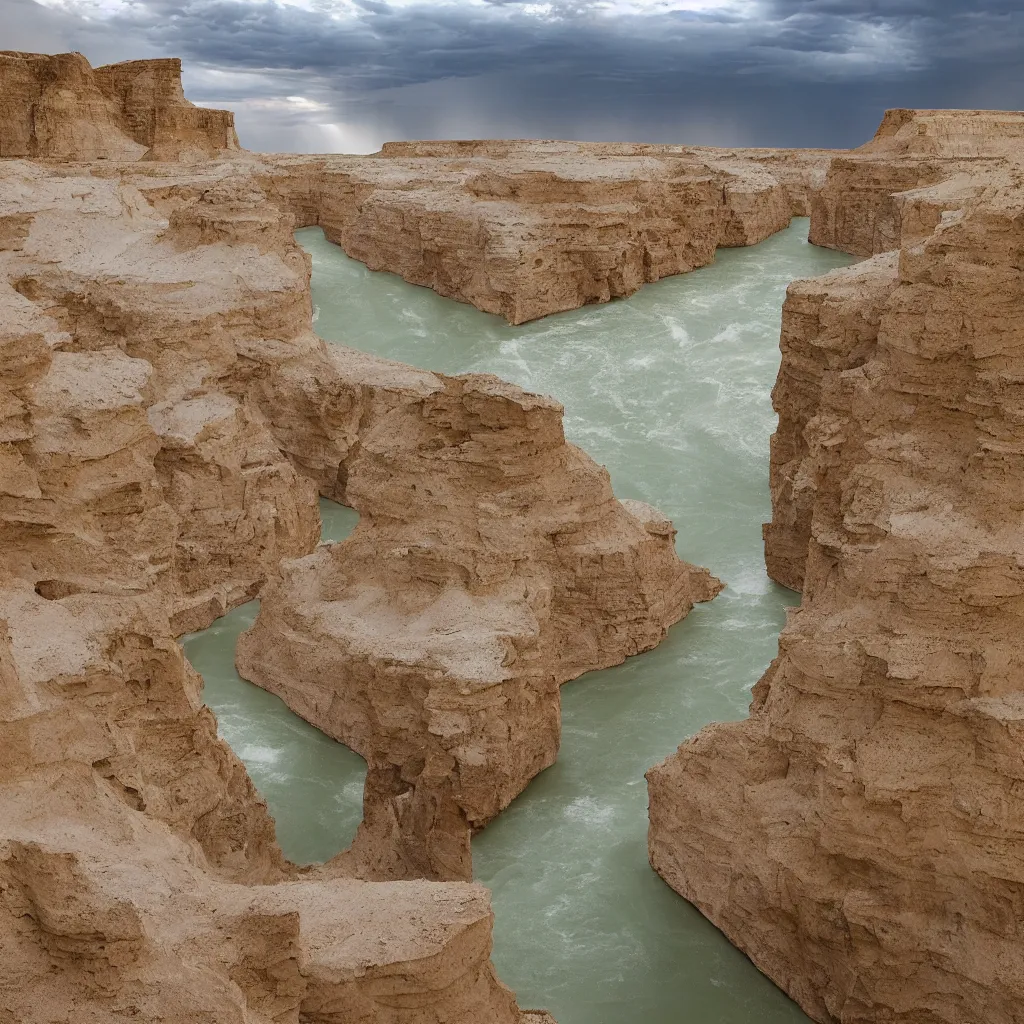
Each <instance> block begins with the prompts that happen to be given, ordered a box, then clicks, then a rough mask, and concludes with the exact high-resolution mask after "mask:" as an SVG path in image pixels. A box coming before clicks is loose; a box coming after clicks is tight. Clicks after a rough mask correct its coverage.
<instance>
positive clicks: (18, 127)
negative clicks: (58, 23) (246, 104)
mask: <svg viewBox="0 0 1024 1024" xmlns="http://www.w3.org/2000/svg"><path fill="white" fill-rule="evenodd" d="M237 150H238V137H237V136H236V135H235V119H234V115H233V114H232V113H231V112H230V111H227V110H207V109H205V108H203V107H196V106H194V105H193V104H191V103H189V101H188V100H187V99H185V95H184V93H183V92H182V89H181V61H180V60H178V59H177V58H176V57H175V58H168V59H166V60H132V61H125V62H124V63H122V64H108V65H106V66H104V67H99V68H92V67H90V65H89V62H88V61H87V60H86V59H85V57H83V56H82V55H81V54H80V53H59V54H55V55H53V56H50V55H47V54H40V53H19V52H17V51H14V50H2V51H0V157H29V158H34V159H43V160H46V159H51V160H173V161H185V162H193V161H196V160H206V159H209V158H210V157H215V156H218V155H222V154H224V153H226V152H231V151H237Z"/></svg>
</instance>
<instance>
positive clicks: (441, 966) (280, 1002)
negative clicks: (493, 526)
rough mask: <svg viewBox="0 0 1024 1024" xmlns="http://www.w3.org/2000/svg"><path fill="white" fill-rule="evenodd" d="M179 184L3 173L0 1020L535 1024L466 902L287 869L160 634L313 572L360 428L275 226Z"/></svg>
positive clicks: (255, 207) (239, 200)
mask: <svg viewBox="0 0 1024 1024" xmlns="http://www.w3.org/2000/svg"><path fill="white" fill-rule="evenodd" d="M137 166H140V165H137V164H129V165H125V168H130V167H137ZM141 166H147V165H141ZM151 166H160V165H151ZM93 170H96V171H97V173H95V174H94V173H91V172H92V171H93ZM173 174H174V172H173V171H171V170H168V172H167V177H173ZM163 177H164V176H163V175H160V174H158V175H156V178H157V179H158V180H162V179H163ZM198 177H199V183H198V184H197V183H196V182H192V183H191V184H188V183H187V182H185V181H182V180H180V179H175V184H174V186H172V187H171V188H170V189H168V190H166V191H162V190H161V188H160V186H159V185H157V186H156V187H154V188H152V189H148V187H149V186H151V185H153V181H152V180H151V176H149V175H146V174H141V175H139V176H138V177H136V178H134V182H135V183H134V184H133V183H132V180H131V179H132V174H131V171H130V170H127V169H123V168H120V169H119V168H116V167H110V166H104V167H103V168H102V169H101V168H99V167H96V166H85V167H81V168H69V167H66V166H64V167H60V168H57V169H53V170H48V169H45V168H43V167H40V166H39V165H35V164H30V163H27V162H23V161H5V162H3V163H2V164H0V355H2V357H3V358H2V360H0V748H2V750H3V753H2V754H0V946H2V948H3V950H4V956H3V963H2V964H0V1018H2V1019H4V1020H6V1019H7V1018H8V1017H10V1019H12V1020H17V1021H19V1022H25V1024H37V1022H38V1024H44V1022H50V1021H53V1020H57V1019H65V1018H69V1015H70V1017H74V1019H76V1020H77V1019H82V1020H87V1019H88V1020H100V1019H103V1020H107V1019H114V1018H120V1017H127V1016H134V1017H138V1018H140V1019H146V1020H175V1021H179V1020H180V1021H194V1022H196V1024H199V1022H200V1021H209V1020H217V1021H228V1022H232V1021H235V1022H239V1024H265V1022H269V1021H271V1020H273V1021H279V1022H286V1024H287V1022H290V1024H299V1021H300V1020H302V1021H310V1022H319V1021H323V1022H325V1024H326V1022H328V1021H337V1020H339V1019H341V1018H349V1019H354V1018H358V1019H359V1020H360V1021H366V1022H367V1024H464V1022H466V1021H474V1022H476V1021H481V1022H484V1024H516V1022H518V1021H520V1019H521V1018H522V1019H525V1020H527V1021H529V1020H531V1019H539V1020H543V1019H545V1018H544V1017H543V1015H540V1016H539V1017H538V1015H533V1016H532V1018H531V1016H530V1015H526V1016H525V1017H523V1016H522V1015H521V1013H520V1011H519V1009H518V1007H517V1006H516V1004H515V1000H514V998H513V996H512V994H511V993H510V992H509V991H508V990H507V989H506V988H505V987H504V986H502V985H501V983H500V982H499V981H498V980H497V978H496V977H495V975H494V971H493V968H492V967H491V965H490V962H489V954H490V931H491V911H490V908H489V904H488V897H487V894H486V892H485V891H484V890H482V889H480V888H479V887H476V886H472V885H466V884H462V883H459V884H449V885H441V884H433V883H429V882H422V881H420V882H407V883H400V884H394V885H383V884H377V883H369V882H364V881H360V880H358V879H356V878H352V877H347V876H346V872H345V870H344V866H343V865H333V866H332V867H331V868H329V869H322V870H307V871H304V872H299V871H298V870H297V869H296V868H295V867H294V866H292V865H290V864H288V863H287V862H285V861H284V859H283V857H282V856H281V853H280V850H279V848H278V847H277V844H276V842H275V841H274V826H273V821H272V820H271V818H270V817H269V815H268V814H267V810H266V807H265V805H264V803H263V801H262V800H261V799H260V797H259V796H258V794H257V793H256V792H255V790H254V789H253V786H252V783H251V781H250V780H249V778H248V776H247V774H246V772H245V769H244V767H243V766H242V764H241V763H240V762H239V760H238V759H237V758H236V757H235V755H234V754H233V753H232V752H231V751H230V750H229V749H228V747H227V746H226V745H225V744H224V743H223V742H221V741H220V740H219V739H218V738H217V735H216V723H215V721H214V718H213V715H212V714H211V713H210V712H209V710H208V709H206V708H205V707H204V706H203V704H202V700H201V692H200V691H201V686H202V682H201V680H200V679H199V677H198V676H197V675H196V674H195V672H194V671H192V669H191V668H190V667H189V665H188V663H187V662H186V661H185V660H184V658H183V655H182V652H181V649H180V647H179V646H178V644H177V643H175V641H174V637H175V635H177V634H180V633H181V632H183V631H185V630H191V629H195V628H199V627H202V626H205V625H207V624H208V623H209V622H210V621H212V619H213V618H214V617H216V616H217V615H219V614H221V613H222V612H223V611H225V610H226V609H227V608H229V607H232V606H233V605H235V604H237V603H239V602H240V601H243V600H246V599H247V598H248V597H251V596H252V595H253V594H254V593H256V592H257V591H258V589H259V588H260V586H261V585H262V584H263V583H264V581H265V580H266V578H267V576H268V575H269V574H271V573H273V572H276V570H277V567H278V565H279V564H280V562H281V560H282V558H287V557H291V556H295V555H301V554H305V553H306V552H308V551H310V550H312V549H313V547H314V545H315V544H316V540H317V537H318V535H319V516H318V512H317V505H316V495H317V489H318V486H319V483H320V480H321V478H323V479H324V480H326V481H333V482H334V484H335V486H338V481H339V480H343V479H344V473H343V472H342V469H341V467H342V465H343V462H344V460H345V458H346V457H347V456H348V453H349V449H350V448H351V447H352V445H353V444H355V443H356V442H357V440H358V429H359V428H358V419H357V420H356V421H354V422H352V421H349V420H347V419H345V417H344V416H343V415H339V414H338V413H337V412H335V411H334V410H333V409H332V406H331V403H330V401H329V400H323V401H320V402H319V404H318V403H317V400H316V387H317V386H318V385H320V384H322V385H323V386H324V387H325V388H328V389H333V391H332V393H334V394H342V393H343V392H344V389H345V387H346V385H345V383H344V381H345V378H344V372H343V371H344V366H343V365H341V364H339V363H338V362H337V360H336V358H335V359H332V358H330V357H329V354H328V352H327V349H326V346H325V345H324V343H323V342H321V341H320V340H319V339H317V338H316V337H315V336H313V335H312V333H311V332H310V329H309V328H310V303H309V292H308V265H307V262H306V260H305V259H304V257H303V256H302V254H301V252H299V251H298V249H297V247H296V246H295V244H294V241H293V240H292V239H291V237H290V231H289V227H290V225H289V222H288V219H287V217H285V216H282V215H280V214H279V213H278V211H277V210H276V209H275V208H274V207H273V206H271V205H269V204H267V202H266V197H265V195H264V194H263V193H262V192H261V191H260V190H259V189H258V187H257V186H256V185H255V184H254V183H253V181H252V180H251V179H246V178H244V177H243V178H242V179H240V180H239V179H235V184H234V185H230V186H229V185H228V184H226V183H223V182H222V183H221V187H220V188H218V186H217V181H216V180H214V181H213V182H210V181H206V180H204V175H202V174H200V175H199V176H198ZM215 177H216V176H215ZM147 190H149V192H150V194H151V195H152V197H153V201H152V202H151V201H150V200H149V199H148V198H147ZM351 362H352V363H353V365H359V358H358V356H356V355H353V356H352V358H351ZM342 363H344V360H343V361H342ZM373 372H374V371H373V370H372V369H366V370H365V371H364V372H362V374H361V375H360V374H359V373H356V374H355V375H354V376H355V378H357V379H356V380H353V381H352V383H350V384H348V385H347V387H348V390H349V392H350V393H355V392H357V391H359V389H360V388H362V387H363V384H362V383H360V382H359V381H361V380H363V379H364V378H367V377H369V378H371V379H372V378H373ZM376 372H377V376H379V377H383V376H385V371H383V370H377V371H376ZM420 376H427V377H429V376H430V375H429V374H426V375H420V374H418V372H417V371H412V370H411V369H408V368H406V369H405V370H404V371H403V372H400V373H399V374H398V380H399V381H400V382H402V381H405V380H409V379H411V380H414V381H415V380H418V379H419V377H420ZM311 392H312V393H311ZM270 396H273V397H274V401H273V402H271V401H270ZM386 404H387V400H383V399H382V400H379V401H378V405H386ZM265 406H266V408H265ZM266 411H270V412H272V413H273V416H272V417H269V418H268V416H267V415H265V412H266ZM307 413H308V414H309V415H308V419H307V418H305V417H306V414H307ZM274 417H276V420H279V421H280V424H281V425H280V437H281V440H280V441H279V440H278V438H277V435H276V433H275V428H276V420H275V418H274ZM349 427H350V428H351V431H349V430H348V429H346V428H349ZM317 438H319V439H321V447H320V448H319V449H318V448H317V447H316V445H315V444H314V441H315V440H316V439H317ZM289 446H291V448H293V449H294V450H295V452H296V454H297V455H298V453H300V452H301V453H302V456H303V458H304V459H305V461H302V460H301V459H299V458H298V457H296V459H295V461H294V462H293V461H292V460H291V459H290V458H289V457H288V454H287V450H288V447H289ZM328 466H329V467H330V470H329V471H328V469H327V467H328ZM325 488H326V484H325ZM348 874H349V875H350V874H351V872H349V873H348Z"/></svg>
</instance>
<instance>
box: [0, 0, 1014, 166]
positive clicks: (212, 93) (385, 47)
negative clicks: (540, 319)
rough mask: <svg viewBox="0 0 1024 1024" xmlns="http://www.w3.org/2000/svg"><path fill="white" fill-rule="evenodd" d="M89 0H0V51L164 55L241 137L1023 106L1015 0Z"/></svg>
mask: <svg viewBox="0 0 1024 1024" xmlns="http://www.w3.org/2000/svg"><path fill="white" fill-rule="evenodd" d="M86 2H87V0H64V5H63V7H59V8H55V7H53V6H47V7H42V6H40V5H39V4H36V3H34V2H33V0H0V13H5V14H6V13H14V14H16V17H13V18H5V20H6V21H7V23H8V24H13V25H15V26H16V27H15V30H14V31H15V35H20V37H21V38H24V39H26V40H28V41H27V42H17V41H16V42H14V43H13V44H11V43H6V44H5V45H8V46H10V45H15V46H24V47H31V48H41V49H48V50H57V49H62V48H75V49H81V50H82V51H83V52H85V53H86V55H87V56H88V57H89V58H90V59H91V60H93V61H94V62H99V61H101V60H112V59H125V58H128V57H136V56H152V55H156V54H176V55H179V56H181V57H183V58H184V59H185V62H186V68H187V73H186V84H187V87H188V89H189V92H190V95H191V96H193V98H194V99H196V100H197V101H199V102H205V103H208V104H211V105H212V104H216V103H224V104H225V105H228V106H230V107H232V108H234V109H235V110H236V112H237V115H238V123H239V129H240V134H241V135H242V138H243V143H247V144H249V145H251V146H253V147H254V148H264V149H266V148H281V149H286V148H299V149H333V148H339V147H341V148H353V149H355V148H359V149H366V148H375V147H376V145H378V144H379V143H380V142H381V141H383V140H384V139H385V138H389V137H438V136H442V135H457V136H463V137H467V136H480V135H489V136H494V135H515V136H519V137H523V136H533V137H537V136H543V137H552V136H559V137H566V136H575V137H582V138H609V137H619V138H632V139H636V140H641V141H642V140H652V141H653V140H665V141H692V142H719V143H722V144H751V145H755V144H756V145H765V144H772V143H775V144H779V145H834V146H843V145H855V144H857V143H859V142H861V141H863V140H864V138H865V137H866V136H867V135H869V134H870V132H871V131H872V130H873V128H874V125H875V124H876V123H877V121H878V119H879V117H880V115H881V112H882V110H883V109H884V108H885V107H886V106H903V105H906V106H995V107H1004V108H1005V107H1019V106H1024V83H1022V81H1021V76H1020V54H1021V53H1024V11H1021V10H1019V9H1018V8H1019V3H1018V2H1017V0H977V2H971V0H861V2H855V0H748V2H743V0H734V2H732V3H723V5H722V6H719V7H714V6H713V5H708V6H705V7H704V9H696V10H687V11H673V10H670V9H665V6H664V5H662V6H661V7H659V6H657V5H654V4H651V5H649V6H648V8H647V9H645V10H643V11H642V12H639V13H629V12H626V11H623V12H620V13H608V11H607V10H602V6H603V5H601V4H599V3H597V2H596V0H551V2H550V3H547V4H538V3H536V2H528V0H486V2H481V3H459V4H455V3H450V2H448V3H441V2H434V3H429V2H425V0H424V2H421V3H404V4H402V5H399V6H396V5H393V4H391V3H388V2H385V0H305V3H304V6H301V7H300V6H291V5H285V4H283V3H280V2H277V0H130V2H123V3H122V4H121V6H117V5H116V3H115V2H114V0H99V2H102V3H104V4H105V5H106V12H105V13H103V12H101V13H94V14H92V15H91V16H90V15H89V10H88V8H87V7H86V6H85V4H86ZM94 2H95V0H94ZM51 3H52V0H51ZM620 6H621V5H620ZM695 6H697V7H698V8H699V7H700V5H695ZM51 40H52V41H51Z"/></svg>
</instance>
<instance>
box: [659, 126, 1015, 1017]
mask: <svg viewBox="0 0 1024 1024" xmlns="http://www.w3.org/2000/svg"><path fill="white" fill-rule="evenodd" d="M1022 125H1024V118H1022V115H1019V114H1018V115H1012V114H987V113H983V112H982V113H978V112H962V113H961V112H932V111H928V112H921V113H914V112H893V113H891V114H890V115H888V116H887V118H886V121H885V122H884V123H883V126H882V129H881V130H880V132H879V135H878V136H877V137H876V142H875V143H872V144H870V145H869V146H868V147H865V148H864V151H863V155H856V156H851V157H843V158H840V159H837V160H836V161H835V162H834V163H833V166H832V170H831V171H830V172H829V176H828V184H827V185H826V188H825V191H824V192H823V193H822V195H820V196H818V197H817V198H816V199H815V201H814V202H815V221H814V224H813V227H814V230H815V232H816V234H817V237H819V238H822V237H828V238H830V239H832V240H833V241H834V243H835V244H837V245H842V246H844V247H845V246H849V248H851V249H853V250H854V251H860V252H865V253H868V252H871V251H873V250H875V249H877V248H879V247H881V248H884V247H886V246H889V245H892V244H899V246H900V247H899V249H898V251H894V252H890V253H885V252H883V253H880V254H878V255H876V256H874V257H873V258H871V259H869V260H867V261H865V262H864V263H861V264H859V265H857V266H854V267H852V268H849V269H847V270H843V271H838V272H834V273H832V274H830V275H827V276H826V277H823V278H820V279H818V280H816V281H807V282H798V283H797V284H794V285H793V286H791V288H790V292H789V296H788V298H787V301H786V307H785V311H784V322H783V336H782V351H783V362H782V368H781V370H780V375H779V381H778V385H777V387H776V391H775V402H776V407H777V408H778V410H779V431H778V433H777V435H776V437H775V439H774V442H773V449H772V497H773V517H772V523H771V524H770V525H769V526H768V527H767V530H766V541H767V557H768V566H769V570H770V572H771V573H772V575H773V576H775V578H776V579H778V580H780V581H781V582H783V583H785V584H786V585H787V586H792V587H800V588H801V589H802V591H803V595H802V601H801V604H800V607H799V609H798V610H796V611H795V612H794V613H793V614H791V616H790V618H789V621H788V623H787V626H786V628H785V629H784V631H783V633H782V635H781V637H780V639H779V654H778V657H777V658H776V659H775V661H774V662H773V664H772V666H771V667H770V668H769V669H768V671H767V673H766V674H765V676H764V677H763V678H762V680H761V681H760V682H759V683H758V684H757V686H756V687H755V690H754V701H753V704H752V706H751V716H750V718H749V720H747V721H745V722H740V723H731V724H727V725H715V726H711V727H709V728H708V729H705V730H704V731H703V732H701V733H700V734H698V735H697V736H696V737H694V738H693V739H691V740H690V741H688V742H687V743H685V744H684V745H683V746H682V747H680V749H679V751H678V752H677V753H676V754H675V755H674V756H673V757H671V758H669V759H668V760H667V761H666V762H665V763H663V764H662V765H659V766H658V767H656V768H654V769H652V771H651V772H650V773H649V774H648V778H649V783H650V807H651V831H650V853H651V860H652V863H653V864H654V866H655V867H656V869H657V870H658V871H659V872H660V873H661V874H662V875H663V877H665V879H666V880H667V881H668V882H669V883H670V884H671V885H672V886H673V887H674V888H675V889H677V890H678V891H679V892H680V893H682V894H683V895H684V896H686V897H687V898H688V899H690V900H691V901H693V902H694V903H695V904H696V905H697V906H698V907H699V908H700V909H701V910H702V911H703V912H704V913H705V914H706V915H707V916H708V917H710V918H711V920H712V921H714V922H715V923H716V924H717V925H718V926H719V927H720V928H722V929H723V931H724V932H725V933H726V934H727V935H728V936H729V938H730V939H731V940H732V941H733V942H735V943H736V944H737V945H738V946H740V948H742V949H743V950H744V951H746V952H747V953H748V955H750V956H751V958H752V959H753V960H754V961H755V963H757V965H758V966H759V967H760V968H761V969H762V970H763V971H765V973H767V974H768V975H769V976H770V977H772V978H773V979H774V980H775V981H776V982H777V983H778V984H780V985H781V986H782V987H783V988H784V989H785V990H786V991H787V992H789V993H790V994H791V995H792V996H793V997H794V998H795V999H797V1001H798V1002H799V1003H800V1004H801V1005H802V1006H803V1007H804V1009H805V1010H806V1011H807V1012H808V1013H809V1014H810V1015H811V1016H812V1017H814V1018H815V1019H816V1020H819V1021H823V1022H842V1024H868V1022H872V1024H874V1022H878V1021H900V1022H905V1024H965V1022H968V1021H970V1022H974V1021H985V1022H986V1024H1018V1022H1019V1021H1020V1020H1021V1007H1022V1006H1024V955H1022V954H1024V933H1022V931H1021V920H1022V915H1021V899H1022V893H1024V826H1022V822H1024V672H1022V668H1024V663H1022V656H1021V645H1020V635H1021V629H1022V626H1024V621H1022V614H1024V611H1022V610H1024V544H1022V534H1021V529H1020V526H1021V516H1022V512H1024V502H1022V498H1021V489H1020V487H1019V484H1018V481H1019V479H1020V477H1021V474H1022V471H1024V464H1022V459H1024V432H1022V422H1024V419H1022V415H1021V409H1022V396H1024V392H1022V386H1024V385H1022V382H1024V332H1022V328H1021V324H1022V322H1024V317H1022V313H1024V280H1022V276H1021V267H1022V266H1024V235H1022V232H1021V224H1022V223H1024V173H1022V170H1021V167H1020V163H1019V158H1020V155H1021V149H1020V146H1019V143H1013V144H1012V145H1008V144H1007V140H1008V139H1010V140H1011V141H1012V140H1013V139H1014V138H1016V137H1017V134H1018V132H1019V131H1020V126H1022ZM886 147H895V148H896V149H897V150H905V151H907V152H909V153H910V154H911V157H913V159H915V160H916V159H917V157H916V156H915V155H914V151H915V150H924V151H925V152H927V155H928V159H929V160H930V161H932V164H931V165H932V166H933V167H935V168H936V172H935V173H936V175H943V174H945V175H949V178H948V180H945V181H937V182H936V183H935V185H934V186H932V187H930V188H923V187H921V188H919V187H917V186H919V185H920V184H921V180H922V179H921V176H920V175H919V174H918V171H915V172H914V174H913V175H910V176H903V169H904V168H905V167H906V166H907V160H908V159H910V158H911V157H908V156H905V155H904V153H903V152H900V151H898V152H897V153H896V154H895V156H892V157H891V160H892V166H891V167H890V166H889V165H888V164H886V159H889V158H886V157H884V156H883V155H882V152H883V151H884V150H885V149H886ZM997 152H1001V153H1002V154H1003V155H1002V156H1001V157H999V156H997V155H995V154H996V153H997ZM919 166H920V165H918V170H919ZM972 166H973V171H971V170H970V168H971V167H972ZM965 168H966V170H965ZM968 171H970V173H969V174H968ZM883 182H886V183H887V184H883ZM894 182H895V183H897V187H905V186H906V185H908V184H910V185H913V186H914V188H913V190H912V191H911V192H910V193H904V194H903V195H900V196H895V197H893V196H889V195H888V194H887V193H886V189H887V188H890V187H892V183H894ZM929 223H930V225H931V226H930V227H929ZM923 235H924V236H925V237H922V236H923Z"/></svg>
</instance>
